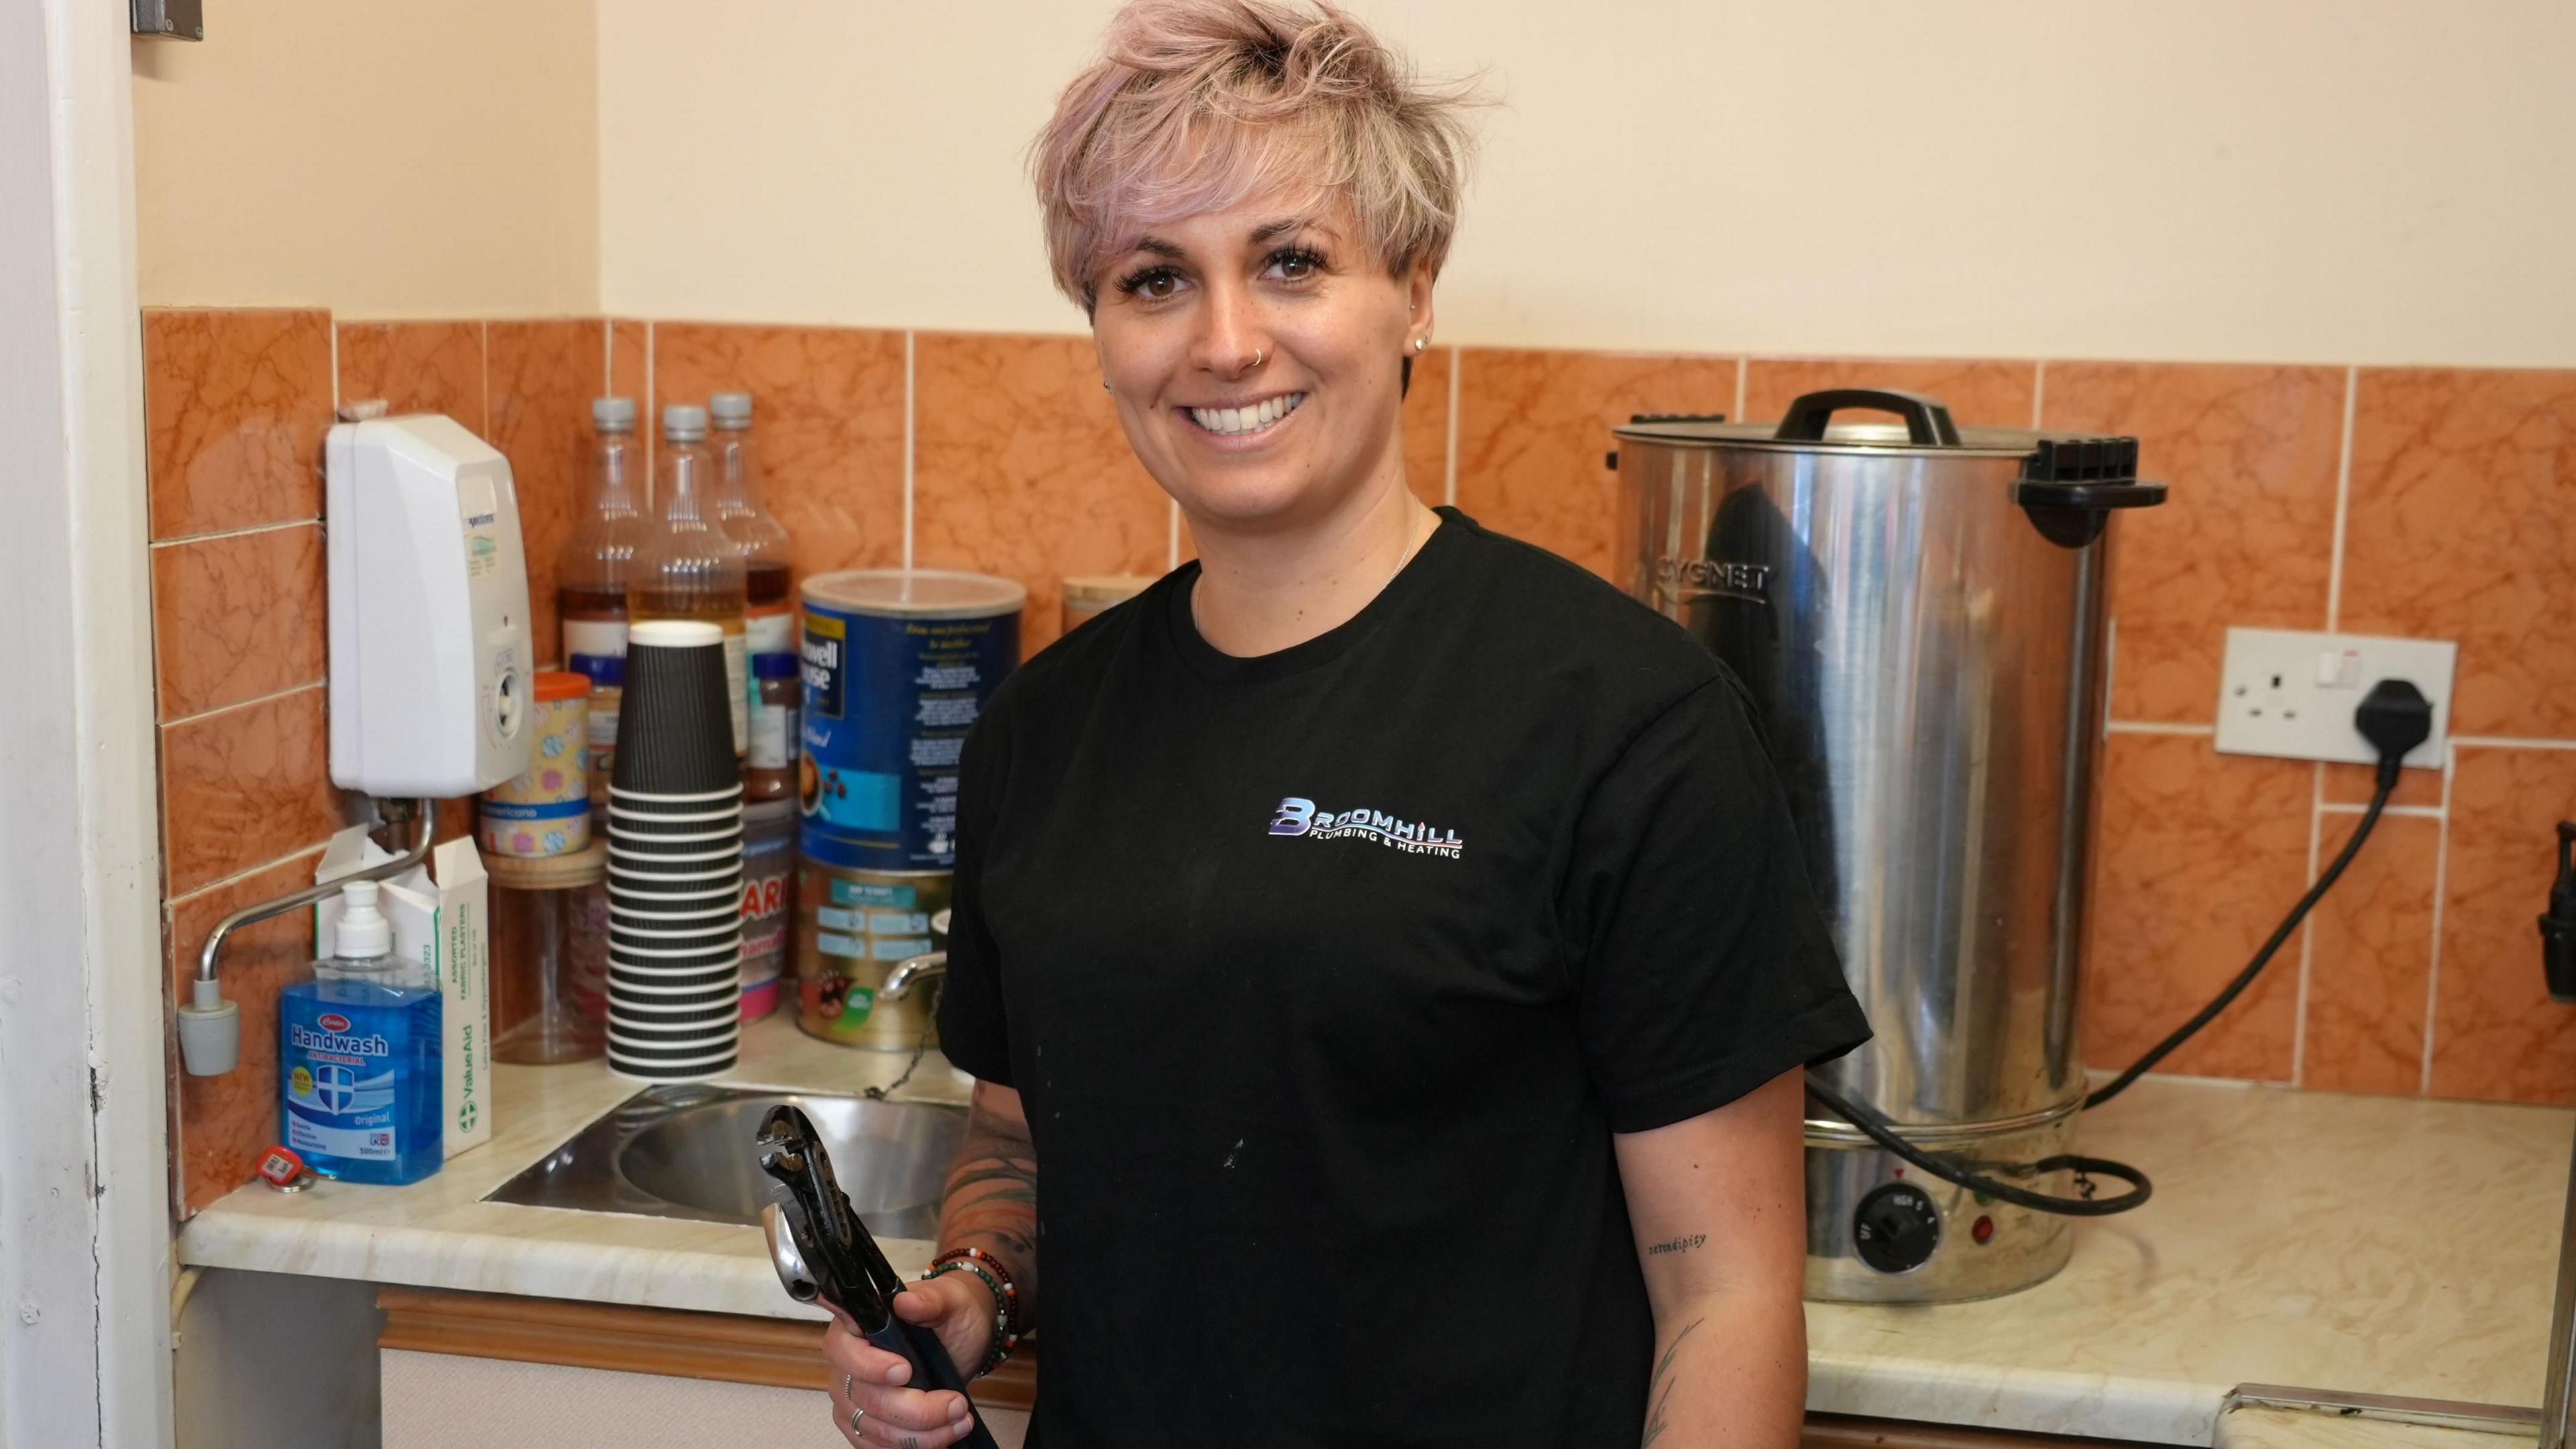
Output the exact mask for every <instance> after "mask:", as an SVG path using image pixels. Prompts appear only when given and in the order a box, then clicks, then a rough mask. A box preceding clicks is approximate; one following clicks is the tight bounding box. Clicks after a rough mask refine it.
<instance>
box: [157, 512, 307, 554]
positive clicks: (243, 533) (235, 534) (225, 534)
mask: <svg viewBox="0 0 2576 1449" xmlns="http://www.w3.org/2000/svg"><path fill="white" fill-rule="evenodd" d="M321 521H322V515H320V514H318V513H317V514H315V515H313V516H312V517H310V518H290V519H287V520H285V521H284V522H281V523H253V524H248V525H246V526H244V527H241V528H218V529H216V530H214V531H213V532H212V533H183V534H180V535H179V536H178V537H176V538H156V539H154V540H152V542H151V543H150V544H148V545H146V547H148V548H150V549H152V550H153V551H155V552H158V551H160V550H162V549H165V548H168V547H170V546H171V545H173V544H180V543H214V542H218V541H220V540H222V539H227V538H247V537H249V536H250V535H252V534H254V533H275V532H277V531H278V530H279V529H283V528H310V527H313V526H315V525H317V524H319V523H321Z"/></svg>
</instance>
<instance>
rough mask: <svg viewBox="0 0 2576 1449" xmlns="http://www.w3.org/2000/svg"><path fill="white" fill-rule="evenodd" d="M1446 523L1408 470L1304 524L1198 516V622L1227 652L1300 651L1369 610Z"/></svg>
mask: <svg viewBox="0 0 2576 1449" xmlns="http://www.w3.org/2000/svg"><path fill="white" fill-rule="evenodd" d="M1439 521H1440V520H1439V519H1438V517H1437V516H1435V515H1434V514H1432V512H1431V510H1429V509H1427V508H1425V507H1423V506H1422V503H1421V501H1420V500H1418V499H1416V498H1415V497H1414V496H1413V490H1412V489H1410V488H1408V487H1406V486H1405V484H1404V479H1403V476H1402V475H1401V474H1400V473H1399V474H1397V475H1396V477H1395V479H1394V482H1393V484H1392V486H1385V485H1381V486H1379V487H1377V488H1373V489H1371V490H1369V492H1368V494H1367V495H1366V496H1365V497H1363V498H1360V499H1355V500H1354V501H1353V505H1352V506H1350V507H1347V508H1343V509H1338V510H1336V511H1335V512H1333V513H1332V514H1330V515H1327V516H1326V517H1324V518H1323V519H1320V520H1318V521H1317V522H1316V523H1314V524H1312V525H1309V526H1307V527H1303V528H1297V529H1287V530H1279V529H1265V530H1262V531H1259V532H1237V531H1233V530H1228V529H1226V528H1224V527H1223V526H1222V525H1218V526H1213V527H1212V526H1209V525H1206V524H1201V523H1199V522H1198V521H1197V520H1192V529H1191V532H1192V534H1193V536H1194V537H1195V538H1196V539H1197V541H1198V545H1199V579H1198V583H1197V585H1196V586H1195V587H1194V588H1192V589H1191V591H1190V617H1191V619H1192V621H1193V622H1195V623H1196V624H1197V625H1198V631H1199V637H1200V638H1202V639H1205V640H1206V641H1207V642H1208V643H1209V644H1210V645H1212V646H1214V647H1215V648H1216V649H1217V650H1218V652H1220V653H1224V654H1231V655H1234V656H1236V657H1238V658H1250V657H1252V656H1255V655H1261V654H1275V653H1277V652H1279V651H1280V650H1282V649H1288V648H1293V647H1295V646H1296V645H1299V644H1303V643H1305V642H1306V641H1307V640H1309V639H1312V638H1314V637H1315V636H1317V635H1319V634H1323V633H1326V632H1328V631H1330V630H1332V629H1336V628H1338V627H1340V626H1341V625H1343V624H1346V623H1348V622H1350V620H1351V618H1352V617H1353V616H1354V615H1356V614H1358V613H1359V611H1360V610H1362V609H1365V608H1367V607H1368V604H1369V601H1370V600H1371V599H1374V598H1376V597H1377V596H1378V594H1379V592H1380V591H1382V590H1383V589H1385V588H1386V586H1387V585H1388V584H1390V583H1393V582H1394V581H1395V575H1396V574H1397V573H1398V572H1399V571H1401V569H1402V567H1403V563H1404V561H1405V560H1406V559H1408V558H1410V557H1411V556H1412V554H1413V552H1414V550H1415V549H1417V548H1418V547H1419V546H1420V545H1421V543H1422V541H1423V540H1424V539H1426V538H1428V537H1430V536H1431V530H1432V529H1433V528H1435V527H1437V526H1438V524H1439Z"/></svg>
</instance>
